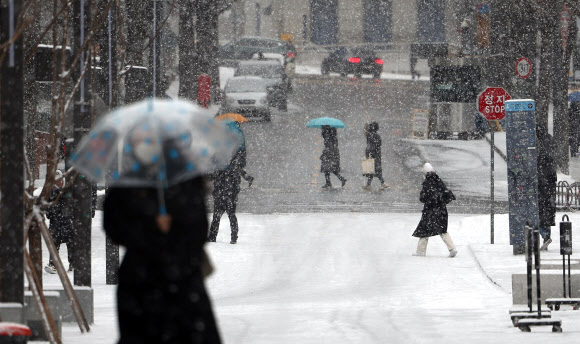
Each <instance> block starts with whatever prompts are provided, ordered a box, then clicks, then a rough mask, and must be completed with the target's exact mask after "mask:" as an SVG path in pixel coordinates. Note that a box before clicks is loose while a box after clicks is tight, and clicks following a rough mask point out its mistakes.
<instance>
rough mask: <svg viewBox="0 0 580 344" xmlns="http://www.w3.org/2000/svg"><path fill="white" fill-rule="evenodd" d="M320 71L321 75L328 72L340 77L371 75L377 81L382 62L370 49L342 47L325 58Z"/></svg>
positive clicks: (381, 70)
mask: <svg viewBox="0 0 580 344" xmlns="http://www.w3.org/2000/svg"><path fill="white" fill-rule="evenodd" d="M320 69H321V71H322V74H323V75H328V74H329V73H330V72H334V73H339V74H340V75H342V76H346V75H347V74H354V75H355V76H356V77H361V76H362V75H363V74H371V75H372V76H373V77H374V78H376V79H378V78H380V77H381V73H382V72H383V60H382V59H381V58H379V57H378V56H377V54H376V53H375V52H374V51H372V50H370V49H365V48H347V47H342V48H339V49H337V50H336V51H334V52H332V53H331V54H330V55H328V56H327V57H325V58H324V60H322V65H321V67H320Z"/></svg>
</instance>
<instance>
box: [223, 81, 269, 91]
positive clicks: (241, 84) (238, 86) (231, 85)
mask: <svg viewBox="0 0 580 344" xmlns="http://www.w3.org/2000/svg"><path fill="white" fill-rule="evenodd" d="M267 86H268V84H267V83H266V82H265V81H264V80H261V79H230V80H229V81H228V83H227V85H226V88H225V91H226V93H242V92H266V87H267Z"/></svg>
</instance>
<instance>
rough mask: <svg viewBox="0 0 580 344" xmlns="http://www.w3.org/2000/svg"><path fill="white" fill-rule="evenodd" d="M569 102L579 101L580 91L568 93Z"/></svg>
mask: <svg viewBox="0 0 580 344" xmlns="http://www.w3.org/2000/svg"><path fill="white" fill-rule="evenodd" d="M568 101H569V102H580V92H572V93H570V94H568Z"/></svg>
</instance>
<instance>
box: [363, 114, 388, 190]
mask: <svg viewBox="0 0 580 344" xmlns="http://www.w3.org/2000/svg"><path fill="white" fill-rule="evenodd" d="M365 127H366V128H365V136H366V138H367V148H366V149H365V157H366V158H367V159H374V160H375V173H374V174H368V175H366V176H367V185H365V186H363V187H362V188H363V189H364V190H367V191H370V189H371V182H372V181H373V177H377V178H378V179H379V181H380V182H381V186H380V187H379V190H384V189H386V188H388V187H389V185H387V184H386V183H385V179H384V178H383V166H382V164H381V145H382V140H381V136H380V135H379V133H378V131H379V123H377V122H371V123H369V124H368V125H366V126H365Z"/></svg>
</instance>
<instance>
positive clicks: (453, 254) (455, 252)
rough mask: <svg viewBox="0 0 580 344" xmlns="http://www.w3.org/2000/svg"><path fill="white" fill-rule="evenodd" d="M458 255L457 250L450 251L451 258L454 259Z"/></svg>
mask: <svg viewBox="0 0 580 344" xmlns="http://www.w3.org/2000/svg"><path fill="white" fill-rule="evenodd" d="M456 255H457V249H455V248H454V249H452V250H449V258H453V257H455V256H456Z"/></svg>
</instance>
